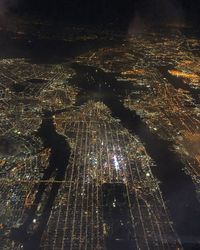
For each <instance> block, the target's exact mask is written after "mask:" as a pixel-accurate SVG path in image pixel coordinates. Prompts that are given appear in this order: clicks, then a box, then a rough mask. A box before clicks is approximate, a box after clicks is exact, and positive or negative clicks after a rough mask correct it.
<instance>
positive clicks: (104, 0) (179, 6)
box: [0, 0, 200, 25]
mask: <svg viewBox="0 0 200 250" xmlns="http://www.w3.org/2000/svg"><path fill="white" fill-rule="evenodd" d="M0 8H1V12H6V11H7V10H8V9H9V10H10V9H12V10H14V11H15V12H17V13H20V15H27V14H28V15H30V14H31V15H33V16H39V17H42V18H47V19H53V20H58V21H59V20H65V21H72V22H73V21H76V22H87V23H90V24H93V23H104V22H114V23H123V22H124V23H126V22H129V21H130V20H131V19H133V18H135V17H137V18H140V19H142V20H144V22H147V23H149V22H152V23H156V24H159V23H169V22H187V23H188V22H191V23H193V24H195V25H198V24H199V23H200V17H199V16H200V15H199V13H200V1H199V0H192V1H189V0H121V1H120V0H28V1H27V0H1V1H0Z"/></svg>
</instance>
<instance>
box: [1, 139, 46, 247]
mask: <svg viewBox="0 0 200 250" xmlns="http://www.w3.org/2000/svg"><path fill="white" fill-rule="evenodd" d="M4 137H5V135H4ZM5 138H6V137H5ZM8 138H9V139H10V140H11V139H12V141H9V140H8V142H9V143H10V148H11V150H12V151H10V152H9V154H4V155H3V154H2V152H4V151H3V148H1V162H0V166H1V171H0V220H1V223H2V224H4V225H6V228H5V229H4V234H5V237H4V238H2V239H1V242H0V248H1V249H5V250H7V249H8V250H10V249H13V250H15V249H18V248H17V247H19V249H20V246H18V245H19V244H15V243H14V242H12V241H11V240H10V239H9V238H8V235H9V232H10V228H11V227H13V226H17V225H20V224H21V223H22V222H23V218H24V216H25V213H26V210H28V209H29V208H30V206H31V205H32V203H33V200H34V196H35V192H36V190H37V189H36V188H37V185H38V182H39V181H40V179H41V177H42V173H43V171H44V169H45V168H46V167H47V165H48V157H49V151H48V150H42V151H41V152H39V151H38V152H36V151H37V150H40V149H41V142H40V141H38V139H36V138H35V140H34V138H33V137H32V139H31V141H30V140H28V139H27V138H24V139H23V138H22V136H17V135H12V137H11V135H9V136H8V135H7V139H8ZM1 139H3V137H1ZM29 141H30V142H29ZM8 142H7V143H8Z"/></svg>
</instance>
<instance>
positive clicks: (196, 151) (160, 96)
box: [77, 29, 200, 197]
mask: <svg viewBox="0 0 200 250" xmlns="http://www.w3.org/2000/svg"><path fill="white" fill-rule="evenodd" d="M129 32H130V35H129V36H127V39H126V40H124V41H122V43H121V45H120V46H116V47H114V48H103V49H99V50H98V51H96V52H90V53H86V54H84V55H81V56H80V57H78V58H77V60H78V61H81V62H82V63H86V61H87V64H88V65H91V66H95V67H99V68H102V69H103V70H105V71H106V72H113V73H116V75H117V79H118V80H119V81H124V82H127V81H129V82H131V83H132V84H133V86H134V87H135V88H136V89H135V90H134V91H132V93H127V98H126V99H125V100H124V105H125V106H126V107H127V108H129V109H131V110H135V111H136V112H137V114H139V116H140V117H141V118H142V119H143V121H144V122H145V123H146V124H147V125H148V127H149V128H150V129H151V131H152V132H153V133H155V134H157V135H159V136H160V137H161V138H163V139H165V140H169V141H170V142H171V143H172V150H175V151H176V152H177V155H179V157H180V159H181V160H182V161H183V163H184V165H185V171H186V172H187V173H189V174H190V175H191V177H192V178H193V181H194V184H195V185H196V187H197V191H198V196H199V197H200V147H199V145H200V119H199V117H200V107H199V103H200V85H199V83H200V66H199V61H200V58H199V53H198V51H199V44H200V41H199V40H198V39H197V38H195V36H193V35H191V36H188V37H187V36H186V35H183V34H182V33H181V32H180V31H178V30H172V32H171V34H170V32H168V34H166V35H163V33H162V31H161V32H160V33H159V32H157V33H153V32H152V33H151V32H147V33H144V34H137V33H134V31H133V30H132V29H130V31H129ZM88 58H89V60H88ZM167 74H169V75H171V76H173V77H174V79H169V78H167V76H166V75H167ZM176 79H178V80H182V82H183V84H182V86H180V85H179V86H177V85H176ZM183 85H184V86H183ZM185 86H187V87H188V88H187V87H186V89H185V88H184V87H185ZM194 92H195V93H196V99H194V96H193V93H194Z"/></svg>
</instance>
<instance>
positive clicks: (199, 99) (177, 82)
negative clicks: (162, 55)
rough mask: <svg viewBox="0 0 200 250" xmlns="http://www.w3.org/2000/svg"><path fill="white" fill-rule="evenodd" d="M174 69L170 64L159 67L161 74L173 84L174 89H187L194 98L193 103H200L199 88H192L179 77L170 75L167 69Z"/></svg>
mask: <svg viewBox="0 0 200 250" xmlns="http://www.w3.org/2000/svg"><path fill="white" fill-rule="evenodd" d="M171 69H174V68H173V67H172V66H165V67H160V71H161V73H162V74H163V76H164V77H165V78H166V79H167V80H168V81H169V82H170V83H171V84H172V85H173V87H174V88H175V89H183V90H186V91H189V93H190V95H191V96H192V98H193V99H194V101H195V103H197V104H199V103H200V89H195V88H192V87H191V86H190V85H188V84H186V83H184V82H183V80H182V79H181V78H178V77H176V76H172V75H171V74H170V73H169V72H168V70H171Z"/></svg>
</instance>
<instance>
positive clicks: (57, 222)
mask: <svg viewBox="0 0 200 250" xmlns="http://www.w3.org/2000/svg"><path fill="white" fill-rule="evenodd" d="M130 32H132V31H131V30H130ZM172 38H173V39H172ZM82 39H83V40H84V39H86V38H82ZM198 44H199V40H197V39H195V38H190V39H188V38H187V37H185V36H184V35H182V34H181V33H179V32H177V33H176V32H175V35H172V36H171V37H167V36H165V35H160V37H158V33H155V34H154V33H149V34H148V35H138V34H134V35H133V36H131V37H129V38H127V39H126V40H124V41H122V43H121V45H119V46H118V47H115V48H103V49H99V50H97V51H95V52H94V51H91V52H89V53H85V54H82V55H81V56H79V57H77V58H75V60H74V61H78V62H80V63H83V64H87V65H91V66H96V67H98V68H101V69H103V70H105V71H106V72H107V71H108V72H114V73H117V79H118V80H119V81H125V82H126V81H129V82H131V83H132V84H133V86H140V87H142V89H141V90H136V91H133V92H132V93H129V94H128V93H127V98H126V99H125V100H123V101H124V105H125V106H126V107H128V108H130V109H133V110H136V112H137V113H138V114H139V115H140V116H141V118H142V119H143V120H144V121H145V122H146V123H147V124H148V126H149V128H150V129H151V130H152V132H153V133H156V134H158V135H159V136H161V137H162V138H164V139H166V140H169V141H171V142H172V144H173V149H174V150H176V152H177V153H178V155H179V156H180V157H181V159H182V161H183V162H184V163H185V167H186V171H187V172H188V173H189V174H190V175H191V176H192V178H193V181H194V183H195V184H196V185H197V190H198V189H199V190H200V188H199V187H200V185H198V182H200V181H199V167H200V165H199V159H200V158H199V157H200V156H199V155H200V152H199V145H200V144H199V143H200V130H199V114H200V110H199V104H198V103H197V101H195V100H193V99H192V97H191V92H192V90H199V64H198V62H199V57H198V56H197V55H196V56H194V54H193V53H196V51H197V49H196V47H197V45H198ZM166 65H171V66H172V69H171V68H170V69H167V70H166V71H167V72H168V73H169V74H171V76H174V77H175V78H176V77H177V78H178V79H182V80H183V82H184V83H185V84H186V85H188V86H189V87H190V88H191V92H190V91H189V92H187V91H183V90H182V89H176V88H175V87H174V85H173V82H171V81H170V80H169V79H167V78H166V77H165V76H164V75H162V72H161V71H160V70H159V67H160V66H166ZM0 66H1V73H0V107H1V114H0V123H1V125H0V136H1V138H2V136H3V137H5V138H7V140H8V141H9V140H13V138H14V140H17V144H18V141H20V143H21V144H22V151H23V153H22V156H18V153H17V151H16V150H15V149H13V150H14V151H13V152H10V153H9V154H10V156H8V155H9V154H8V155H5V154H4V153H2V152H4V149H2V146H1V155H0V157H1V158H0V166H1V171H0V176H1V179H0V185H1V189H0V190H1V191H0V197H1V199H0V207H1V213H0V218H1V221H0V223H5V224H6V225H7V227H8V228H7V229H5V236H6V235H8V233H9V229H10V227H12V226H16V225H19V224H21V223H22V222H23V220H24V211H25V210H26V208H27V206H30V205H31V204H32V202H33V200H34V192H35V190H36V186H35V184H36V183H37V182H38V181H39V180H40V179H41V177H42V171H43V170H44V168H45V167H46V166H47V165H48V163H47V159H48V155H49V152H48V151H42V152H40V153H39V152H37V150H36V151H33V150H32V146H31V144H32V143H33V141H34V140H32V141H31V143H30V144H29V143H27V141H29V139H28V136H33V134H34V131H35V130H37V129H38V127H39V124H41V121H42V118H41V112H42V109H47V108H48V109H50V110H57V109H65V108H69V107H71V108H72V109H73V104H74V103H75V100H76V95H77V91H78V90H77V89H76V88H74V87H71V86H69V85H67V84H68V80H69V79H70V78H71V77H72V76H73V75H74V71H73V70H72V69H71V68H70V67H69V66H68V65H65V64H63V65H46V64H40V65H36V64H32V63H30V62H27V61H26V60H25V59H5V60H1V61H0ZM173 70H174V71H173ZM37 80H38V81H37ZM39 82H40V83H39ZM19 83H20V84H19ZM19 85H20V86H19ZM36 86H37V87H36ZM13 87H14V89H13ZM143 87H144V88H143ZM18 88H19V89H21V88H22V89H23V91H19V93H17V91H16V89H18ZM89 114H91V115H89ZM161 118H162V119H161ZM56 122H57V130H58V131H59V132H61V133H63V134H66V135H67V136H68V137H69V141H70V145H71V146H72V149H73V152H72V155H71V159H70V163H69V166H68V171H67V173H66V177H65V183H63V184H62V187H61V189H60V191H59V195H58V197H57V199H56V201H55V204H54V207H53V209H52V213H51V217H50V220H49V222H48V228H47V232H46V233H44V235H43V240H42V247H43V248H44V249H66V247H67V249H104V248H105V238H106V235H107V232H108V225H106V222H105V221H104V220H103V217H102V196H101V192H100V187H101V185H102V184H103V183H105V182H108V183H113V182H123V183H124V184H125V185H126V190H127V195H128V197H129V210H130V222H131V223H130V224H129V225H127V227H128V228H129V230H130V231H131V232H132V234H131V235H132V237H133V238H134V240H135V241H136V244H137V247H138V249H139V248H141V249H170V250H171V249H174V248H175V242H176V240H177V237H176V236H175V233H174V230H173V228H172V223H171V222H170V220H169V218H168V214H167V211H166V207H165V203H164V202H163V200H162V196H161V193H160V190H159V187H158V182H157V180H156V179H155V178H154V177H153V176H152V173H151V169H150V167H151V166H152V165H153V162H152V160H151V159H150V158H149V156H147V155H146V152H145V148H144V146H143V145H142V144H141V142H140V141H139V139H138V138H137V137H135V136H131V135H130V134H129V132H128V131H127V130H125V129H123V128H122V127H121V125H120V124H119V123H118V122H117V121H116V120H114V119H113V118H112V117H111V116H110V113H109V110H108V109H107V108H106V107H105V106H104V105H103V104H101V103H96V104H94V103H88V104H87V105H86V106H83V107H82V108H81V112H79V113H77V112H74V113H73V112H68V113H63V114H61V115H59V116H56ZM23 140H24V143H23V142H21V141H23ZM37 143H38V144H37V146H35V145H34V147H35V148H36V149H40V148H41V142H39V141H38V142H37ZM33 144H34V143H33ZM24 146H26V147H24ZM49 186H50V185H49ZM91 191H92V192H91ZM47 193H48V190H47ZM134 197H135V198H134ZM44 199H45V198H44ZM41 210H42V209H41ZM38 214H39V212H38ZM38 216H39V215H38ZM32 230H34V225H33V228H32ZM71 236H72V237H71ZM92 236H93V237H92ZM80 239H81V240H80ZM0 247H3V249H9V250H10V249H13V250H15V249H20V247H21V246H20V245H17V244H15V243H13V242H11V241H10V240H8V239H7V238H6V237H5V238H4V239H3V240H1V243H0ZM56 247H58V248H56Z"/></svg>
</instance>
